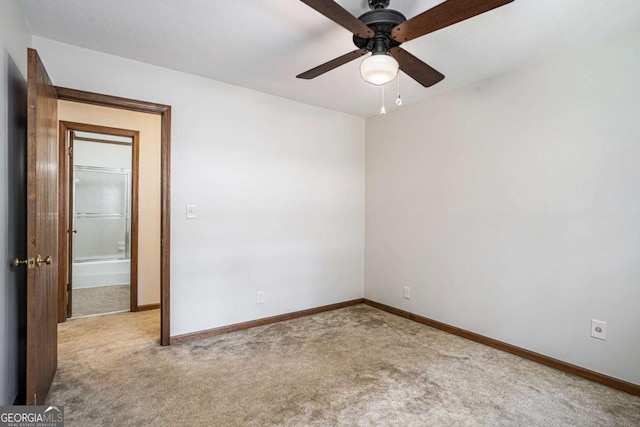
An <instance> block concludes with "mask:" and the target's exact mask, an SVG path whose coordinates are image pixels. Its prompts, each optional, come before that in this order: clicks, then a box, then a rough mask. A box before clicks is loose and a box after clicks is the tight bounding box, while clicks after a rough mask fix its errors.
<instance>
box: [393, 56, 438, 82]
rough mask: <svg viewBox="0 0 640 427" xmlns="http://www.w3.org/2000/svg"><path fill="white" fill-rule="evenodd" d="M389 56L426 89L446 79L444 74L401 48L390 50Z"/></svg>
mask: <svg viewBox="0 0 640 427" xmlns="http://www.w3.org/2000/svg"><path fill="white" fill-rule="evenodd" d="M389 54H390V55H391V56H393V57H394V58H395V59H396V61H398V64H400V69H401V70H402V71H404V72H405V73H406V74H407V75H408V76H409V77H411V78H412V79H413V80H415V81H417V82H418V83H420V84H421V85H422V86H424V87H430V86H433V85H434V84H436V83H438V82H439V81H441V80H442V79H444V75H443V74H442V73H440V72H439V71H437V70H435V69H434V68H431V67H430V66H429V65H427V64H425V63H424V62H422V61H421V60H419V59H418V58H416V57H415V56H413V55H412V54H410V53H409V52H407V51H406V50H404V49H402V48H400V47H393V48H391V49H389Z"/></svg>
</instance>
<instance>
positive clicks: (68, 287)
mask: <svg viewBox="0 0 640 427" xmlns="http://www.w3.org/2000/svg"><path fill="white" fill-rule="evenodd" d="M67 292H71V283H67Z"/></svg>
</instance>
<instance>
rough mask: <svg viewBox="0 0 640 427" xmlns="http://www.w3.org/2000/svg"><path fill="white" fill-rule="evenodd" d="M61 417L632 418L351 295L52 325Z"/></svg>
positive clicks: (609, 422)
mask: <svg viewBox="0 0 640 427" xmlns="http://www.w3.org/2000/svg"><path fill="white" fill-rule="evenodd" d="M59 331H60V336H59V367H58V372H57V374H56V377H55V379H54V384H53V386H52V388H51V391H50V393H49V397H48V402H49V403H50V404H56V405H64V408H65V415H66V424H65V425H66V426H132V425H135V426H152V425H153V426H268V425H278V426H310V425H312V426H313V425H322V426H359V425H360V426H545V427H550V426H581V427H584V426H638V425H640V398H638V397H635V396H632V395H629V394H626V393H623V392H620V391H616V390H614V389H611V388H608V387H605V386H602V385H599V384H596V383H592V382H589V381H587V380H584V379H582V378H578V377H574V376H572V375H568V374H565V373H563V372H560V371H557V370H554V369H551V368H547V367H545V366H542V365H538V364H536V363H534V362H531V361H528V360H524V359H521V358H519V357H517V356H514V355H511V354H508V353H503V352H501V351H499V350H496V349H493V348H490V347H487V346H484V345H481V344H478V343H475V342H472V341H468V340H465V339H463V338H460V337H457V336H453V335H450V334H447V333H445V332H442V331H439V330H435V329H432V328H430V327H428V326H424V325H421V324H418V323H414V322H412V321H410V320H407V319H404V318H400V317H397V316H394V315H392V314H388V313H385V312H382V311H380V310H377V309H375V308H372V307H369V306H365V305H357V306H354V307H349V308H344V309H340V310H335V311H331V312H326V313H321V314H317V315H313V316H309V317H305V318H300V319H295V320H291V321H287V322H282V323H277V324H272V325H267V326H262V327H258V328H253V329H249V330H245V331H239V332H234V333H230V334H226V335H219V336H216V337H211V338H207V339H202V340H197V341H192V342H189V343H184V344H178V345H173V346H171V347H160V346H159V345H158V336H159V311H158V310H154V311H147V312H140V313H118V314H113V315H107V316H97V317H87V318H82V319H77V320H71V321H68V322H66V323H63V324H60V327H59Z"/></svg>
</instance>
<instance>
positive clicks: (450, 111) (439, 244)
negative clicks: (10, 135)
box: [365, 32, 640, 384]
mask: <svg viewBox="0 0 640 427" xmlns="http://www.w3.org/2000/svg"><path fill="white" fill-rule="evenodd" d="M638 76H640V33H639V32H635V33H633V34H629V35H627V36H626V37H623V38H619V39H615V40H611V41H609V42H607V43H604V44H600V45H597V46H592V47H591V48H588V49H585V50H581V51H577V52H570V53H566V54H564V55H562V56H557V57H553V58H547V59H546V60H545V61H542V62H539V63H536V64H530V65H529V66H528V67H526V68H524V69H521V70H518V71H514V72H511V73H508V74H505V75H503V76H500V77H497V78H495V79H492V80H488V81H484V82H482V83H479V84H475V85H472V86H469V87H466V88H463V89H461V90H457V91H454V92H450V93H448V94H444V95H442V96H438V97H435V98H432V99H430V100H426V101H424V102H421V103H419V104H414V105H411V106H408V107H403V108H402V109H399V110H396V111H393V112H392V113H390V114H388V115H387V116H386V117H376V118H372V119H369V120H367V129H366V134H367V136H366V165H367V169H366V255H365V259H366V269H365V296H366V297H367V298H370V299H372V300H375V301H379V302H382V303H385V304H389V305H392V306H395V307H399V308H401V309H404V310H407V311H410V312H413V313H417V314H420V315H423V316H426V317H428V318H432V319H436V320H439V321H441V322H445V323H448V324H451V325H455V326H457V327H461V328H464V329H467V330H471V331H474V332H477V333H479V334H482V335H485V336H489V337H492V338H496V339H498V340H501V341H505V342H508V343H511V344H515V345H517V346H520V347H524V348H527V349H530V350H533V351H536V352H539V353H542V354H545V355H548V356H551V357H554V358H558V359H561V360H564V361H567V362H570V363H574V364H576V365H579V366H582V367H585V368H588V369H592V370H595V371H598V372H601V373H604V374H607V375H611V376H614V377H617V378H621V379H623V380H626V381H630V382H633V383H636V384H640V363H639V360H640V309H639V307H638V304H639V302H640V167H639V160H640V140H639V139H638V135H640V121H639V120H638V119H639V117H640V84H639V83H638ZM404 286H410V287H411V291H412V298H411V300H405V299H403V297H402V293H403V287H404ZM591 319H600V320H603V321H606V322H608V331H607V340H606V341H600V340H596V339H593V338H590V337H589V331H590V321H591Z"/></svg>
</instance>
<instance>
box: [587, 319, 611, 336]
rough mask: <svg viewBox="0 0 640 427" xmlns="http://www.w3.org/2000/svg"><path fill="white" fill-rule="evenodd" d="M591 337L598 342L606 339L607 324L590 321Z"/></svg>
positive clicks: (600, 321) (599, 321) (594, 320)
mask: <svg viewBox="0 0 640 427" xmlns="http://www.w3.org/2000/svg"><path fill="white" fill-rule="evenodd" d="M591 337H592V338H597V339H599V340H606V339H607V322H603V321H602V320H596V319H591Z"/></svg>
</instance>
